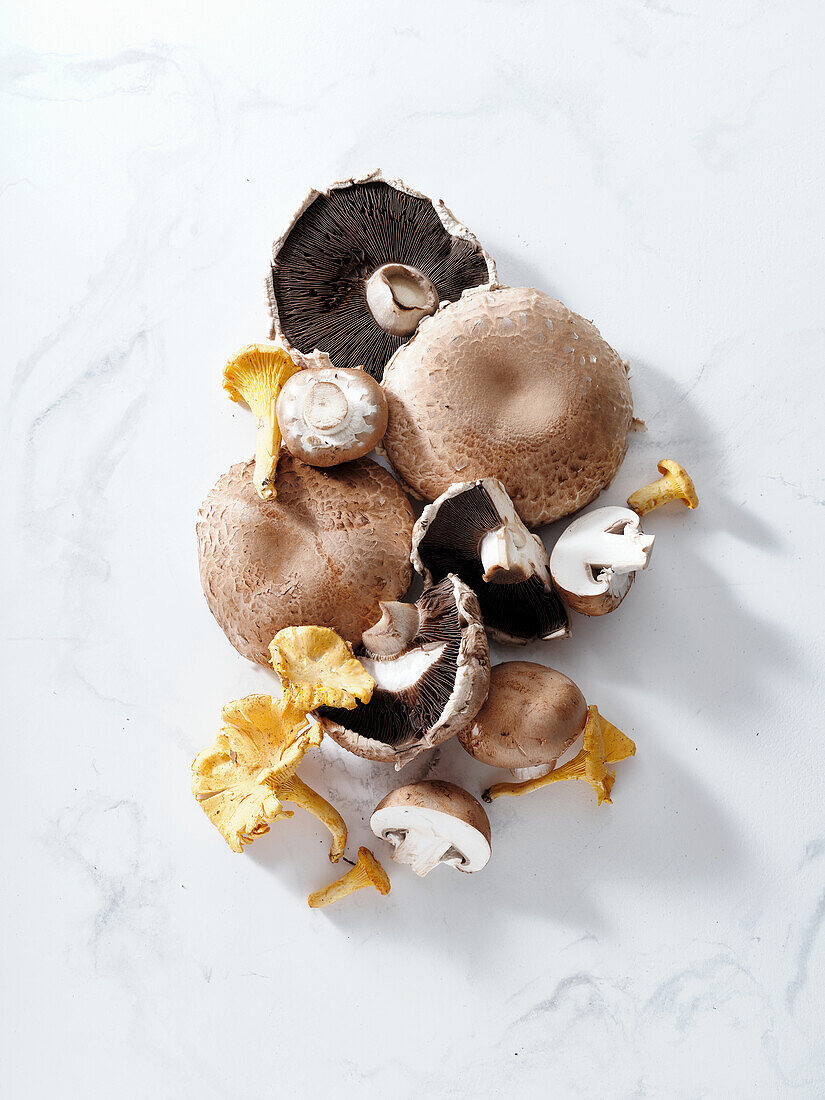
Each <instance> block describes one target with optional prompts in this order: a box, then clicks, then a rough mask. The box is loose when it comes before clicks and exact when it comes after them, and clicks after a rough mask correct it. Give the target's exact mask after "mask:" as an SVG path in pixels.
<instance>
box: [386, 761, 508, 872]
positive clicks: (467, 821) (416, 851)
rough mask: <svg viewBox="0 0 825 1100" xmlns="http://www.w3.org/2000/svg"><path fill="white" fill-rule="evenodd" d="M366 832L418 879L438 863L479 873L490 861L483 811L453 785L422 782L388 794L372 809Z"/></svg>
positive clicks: (487, 831)
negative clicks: (390, 848) (387, 846)
mask: <svg viewBox="0 0 825 1100" xmlns="http://www.w3.org/2000/svg"><path fill="white" fill-rule="evenodd" d="M370 828H371V829H372V831H373V832H374V833H375V835H376V836H377V837H380V838H381V839H382V840H386V841H387V842H388V843H389V844H391V845H392V846H393V849H394V850H393V853H392V858H393V860H394V861H395V862H396V863H405V864H406V865H407V866H408V867H411V868H412V869H413V871H415V873H416V874H417V875H420V876H424V875H427V874H429V873H430V871H432V869H433V868H434V867H437V866H438V865H439V863H445V864H447V866H449V867H455V868H456V869H457V870H459V871H465V872H468V873H469V872H472V871H480V870H481V868H482V867H484V866H486V864H487V862H488V860H489V859H490V822H489V819H488V817H487V814H486V813H485V812H484V807H483V806H482V805H481V804H480V803H479V802H477V801H476V799H475V798H473V796H472V795H471V794H468V793H467V791H465V790H463V789H462V788H461V787H457V786H456V785H455V784H454V783H445V782H443V781H441V780H425V781H423V782H421V783H410V784H409V785H408V786H406V787H399V788H398V790H395V791H391V792H390V793H389V794H388V795H387V796H386V798H384V799H382V801H381V802H379V803H378V805H377V806H376V808H375V811H374V813H373V815H372V817H371V818H370Z"/></svg>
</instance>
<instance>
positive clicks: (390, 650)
mask: <svg viewBox="0 0 825 1100" xmlns="http://www.w3.org/2000/svg"><path fill="white" fill-rule="evenodd" d="M381 609H382V615H381V619H380V620H379V622H378V623H376V624H375V626H373V627H372V628H370V629H369V630H366V631H364V635H363V645H362V649H363V651H364V655H363V656H360V661H361V664H362V665H363V667H364V668H365V669H366V671H367V673H368V674H369V675H370V676H371V677H372V679H373V680H374V681H375V689H374V691H373V693H372V698H371V700H370V701H369V702H368V703H365V704H362V705H361V706H358V707H356V708H355V709H354V710H343V709H341V708H336V707H320V708H319V709H318V711H317V715H318V718H319V720H320V721H321V723H322V725H323V727H324V729H325V730H326V732H327V733H329V735H330V736H331V737H332V738H333V739H334V740H335V741H337V742H338V744H339V745H342V746H343V747H344V748H345V749H349V750H350V752H354V753H355V754H356V755H357V756H365V757H367V758H368V759H370V760H381V761H385V762H387V763H393V764H395V766H396V768H401V767H403V765H404V764H406V763H408V762H409V761H410V760H412V759H413V758H414V757H415V756H417V755H418V754H419V753H421V752H425V751H426V750H427V749H431V748H434V747H435V746H436V745H438V744H440V743H441V742H442V741H445V740H446V739H447V738H448V737H452V735H453V734H455V733H457V732H459V731H460V730H461V729H464V728H465V727H466V726H468V725H469V724H470V723H471V722H472V720H473V718H475V716H476V713H477V711H478V709H479V707H480V706H481V704H482V703H483V702H484V698H485V696H486V695H487V687H488V685H489V680H490V662H489V654H488V650H487V637H486V635H485V633H484V627H483V626H482V623H481V615H480V613H479V609H478V601H477V600H476V598H475V596H474V595H473V593H472V592H471V591H470V589H469V588H467V587H466V585H464V584H462V583H461V581H460V580H459V579H458V578H457V577H453V576H449V577H445V579H444V580H443V581H442V582H441V583H440V584H438V585H436V586H434V587H432V588H429V589H427V590H426V591H425V592H424V593H423V594H422V595H421V597H420V598H419V599H418V601H417V602H416V604H415V606H412V605H410V604H400V603H382V604H381Z"/></svg>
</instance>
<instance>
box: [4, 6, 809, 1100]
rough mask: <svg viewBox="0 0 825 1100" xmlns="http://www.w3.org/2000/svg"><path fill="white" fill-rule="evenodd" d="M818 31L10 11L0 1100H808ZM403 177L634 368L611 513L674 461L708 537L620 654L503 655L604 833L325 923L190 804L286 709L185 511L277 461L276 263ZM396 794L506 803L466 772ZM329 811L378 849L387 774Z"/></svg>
mask: <svg viewBox="0 0 825 1100" xmlns="http://www.w3.org/2000/svg"><path fill="white" fill-rule="evenodd" d="M824 22H825V21H824V20H823V14H822V7H821V5H819V4H816V3H814V2H813V0H790V2H787V0H786V2H784V3H779V2H769V0H728V2H726V3H724V4H720V3H714V2H711V0H592V2H589V3H572V2H559V3H541V2H540V0H522V2H518V0H509V2H506V0H491V2H483V0H475V2H473V0H453V2H451V3H444V2H441V3H436V2H432V0H421V2H420V3H417V4H415V5H413V6H411V7H409V8H406V9H405V8H403V7H399V6H387V5H380V4H377V3H373V4H370V3H362V2H350V3H347V4H336V3H331V2H326V3H323V2H316V0H302V2H301V3H295V4H286V3H283V2H282V0H276V2H274V3H263V2H261V0H255V2H252V3H246V2H243V0H241V3H239V4H237V5H226V4H217V3H207V4H205V5H204V4H197V5H196V4H187V3H182V2H180V0H172V2H171V3H170V2H168V0H166V2H160V0H144V2H143V3H141V4H140V5H134V4H131V5H127V4H125V3H122V2H120V0H116V2H114V3H112V2H106V3H103V2H102V0H84V2H83V3H82V4H80V5H63V4H57V3H56V2H54V0H45V2H44V3H43V4H38V5H25V6H24V5H22V4H20V5H16V6H14V7H13V8H12V10H11V11H10V12H7V14H6V19H5V20H4V23H5V32H4V34H5V45H4V49H3V53H2V91H3V96H2V105H1V106H0V110H2V118H3V134H4V138H3V153H4V156H3V169H2V180H1V181H0V202H2V214H3V216H2V235H3V256H4V263H3V271H2V280H3V293H2V300H3V307H4V314H5V323H4V326H3V335H4V354H3V363H4V376H5V386H4V393H5V399H4V405H3V409H2V414H1V415H2V424H3V450H2V461H3V484H4V491H5V501H6V504H5V508H6V512H5V518H4V524H3V532H4V537H3V539H2V540H1V541H0V546H2V555H3V570H2V576H3V582H4V585H3V586H4V596H3V601H2V602H3V615H2V625H3V652H4V656H3V661H2V666H0V667H1V668H2V681H3V687H2V706H3V715H4V721H3V733H4V759H5V762H6V768H7V782H6V784H5V796H4V798H3V802H2V808H3V819H4V823H5V824H4V830H3V836H4V841H5V842H4V844H3V852H2V866H3V872H2V873H3V892H4V903H3V907H2V908H3V913H2V944H3V951H2V964H1V966H2V970H1V971H0V977H1V978H2V988H3V996H2V1005H3V1029H2V1040H0V1048H2V1063H1V1065H0V1092H1V1093H2V1095H3V1096H4V1097H8V1098H10V1100H39V1098H41V1097H42V1098H45V1097H49V1098H52V1097H61V1098H62V1097H67V1098H70V1100H73V1098H74V1097H83V1098H85V1100H90V1098H98V1097H100V1098H103V1097H112V1096H120V1097H128V1098H130V1100H131V1098H138V1097H140V1098H143V1097H147V1096H151V1097H158V1098H163V1100H165V1098H170V1100H181V1098H189V1097H203V1098H206V1097H215V1098H220V1100H235V1098H238V1100H242V1098H247V1097H255V1098H258V1097H270V1096H293V1097H302V1098H303V1097H308V1098H314V1097H336V1098H349V1097H359V1098H361V1097H370V1098H371V1097H376V1098H380V1097H385V1096H400V1097H407V1096H409V1097H419V1096H427V1097H434V1098H435V1097H437V1098H441V1097H445V1098H446V1097H450V1098H464V1097H467V1098H470V1097H472V1098H476V1097H506V1098H510V1097H513V1098H523V1097H534V1096H535V1097H538V1096H552V1097H554V1098H559V1097H568V1096H570V1097H582V1096H584V1097H596V1098H601V1097H605V1096H616V1097H653V1098H661V1097H667V1098H670V1097H673V1098H679V1100H682V1098H684V1100H687V1098H698V1097H724V1098H729V1097H737V1098H738V1097H742V1098H749V1100H750V1098H755V1097H757V1098H770V1100H773V1098H776V1097H806V1098H807V1097H810V1098H814V1097H821V1096H822V1095H823V1094H825V1039H824V1038H823V1027H822V1020H823V1012H824V1011H825V1004H824V1003H823V1001H824V1000H825V997H824V994H825V799H823V793H822V792H823V778H822V776H823V765H822V760H821V758H820V757H819V753H818V749H817V748H816V746H817V744H818V743H819V740H820V738H821V736H822V714H823V691H822V669H823V663H824V662H823V639H822V634H823V631H822V622H823V613H825V606H824V605H823V569H822V548H823V545H825V507H823V505H825V479H823V473H822V446H823V419H824V418H823V401H825V329H823V323H822V287H823V280H824V279H825V262H823V251H822V230H823V187H822V175H821V172H822V168H823V152H824V151H825V138H823V111H822V103H823V101H824V100H823V80H822V75H821V56H822V48H823V41H822V38H823V30H824V29H825V25H824ZM817 104H819V106H817ZM379 166H380V167H381V168H382V169H383V170H384V171H385V173H387V174H388V175H389V176H393V177H401V178H402V179H404V180H405V181H406V182H407V183H409V184H410V185H411V186H413V187H416V188H418V189H420V190H422V191H424V192H425V193H428V194H431V195H433V196H435V197H443V198H444V199H445V200H446V202H447V203H448V205H449V206H451V207H452V208H453V210H454V211H455V213H456V214H457V216H458V217H460V218H461V219H462V220H464V221H465V222H466V223H467V224H468V225H469V226H470V227H471V228H472V230H473V231H474V232H475V233H476V234H477V236H478V237H479V238H480V240H481V241H482V242H483V243H484V245H485V246H486V247H487V248H488V249H489V251H490V253H491V254H492V255H493V256H494V257H495V259H496V260H497V262H498V268H499V274H500V277H501V279H502V281H504V282H507V283H511V284H522V285H529V286H537V287H540V288H542V289H544V290H547V291H549V292H551V293H552V294H554V295H555V296H557V297H560V298H561V299H562V300H563V301H564V302H565V303H566V304H568V305H569V306H570V307H571V308H573V309H575V310H577V311H578V312H581V313H583V314H584V315H586V316H587V317H592V318H593V319H594V320H595V321H596V323H597V325H598V326H599V327H600V329H601V331H602V332H603V334H604V335H605V337H606V338H607V339H608V341H609V342H610V343H611V344H612V345H613V346H614V347H616V348H617V349H618V350H619V351H620V352H621V353H622V355H623V356H625V357H626V358H627V359H629V361H630V362H631V364H632V385H633V390H634V395H635V400H636V408H637V413H638V415H639V416H641V417H643V418H644V419H645V420H646V422H647V425H648V431H647V433H646V434H644V435H635V436H633V437H632V439H631V444H630V450H629V453H628V456H627V459H626V461H625V463H624V466H623V467H622V469H621V471H620V473H619V474H618V476H617V478H616V480H615V483H614V484H613V486H612V487H611V488H610V489H609V490H608V491H607V492H606V493H605V494H604V495H603V497H602V501H603V502H604V503H621V502H622V501H623V500H624V498H625V497H626V495H627V493H628V491H630V490H632V489H634V488H637V487H638V486H639V485H641V484H643V483H644V482H646V481H648V480H650V479H651V477H652V476H655V464H656V461H657V460H658V459H660V458H662V457H666V456H673V457H676V458H678V459H680V460H681V461H682V462H683V463H684V464H685V465H686V466H687V467H688V469H689V470H690V471H691V472H692V473H693V475H694V478H695V481H696V484H697V487H698V490H699V494H700V497H701V506H700V508H699V509H698V510H697V511H695V512H690V513H689V512H687V511H686V510H684V509H681V508H677V507H671V508H668V509H665V510H662V511H660V512H657V513H655V514H654V515H652V516H651V517H650V518H649V520H648V529H649V530H651V531H652V532H653V533H655V535H656V550H655V554H654V557H653V561H652V564H651V568H650V570H649V571H648V573H647V574H646V575H645V576H644V578H643V582H638V583H637V585H636V587H635V589H634V591H633V592H632V594H631V597H630V598H629V599H628V600H627V602H626V604H625V605H624V606H623V607H622V608H621V609H620V610H619V611H618V612H617V613H616V614H615V615H612V616H610V617H608V618H606V619H603V620H585V619H583V618H580V617H579V618H576V621H575V623H574V634H573V637H572V638H571V639H570V640H569V641H567V642H549V643H542V644H539V645H536V646H533V647H531V648H529V649H528V650H527V651H525V652H524V653H523V654H521V655H524V656H527V657H529V658H532V659H535V660H538V661H541V662H544V663H546V664H550V665H553V666H556V667H559V668H561V669H562V670H563V671H565V672H567V673H568V674H570V675H571V676H572V677H573V678H574V679H575V680H576V681H577V682H578V683H579V684H580V685H581V686H582V688H583V690H584V691H585V693H586V694H587V696H588V698H590V699H592V700H594V701H596V702H598V704H599V705H600V707H601V708H602V710H603V711H604V713H606V714H608V715H609V717H610V718H611V719H612V720H613V721H614V722H615V723H616V724H617V725H618V726H619V727H620V728H621V729H623V730H625V731H626V732H627V733H628V734H630V735H631V736H632V737H633V738H634V739H635V740H636V742H637V744H638V753H637V756H636V757H635V759H633V760H631V761H628V762H627V763H625V764H622V765H619V766H618V769H617V780H616V786H615V790H614V804H613V805H612V806H601V807H597V806H596V804H595V799H594V798H593V796H592V793H591V792H590V790H589V789H588V788H587V787H586V786H585V785H584V784H562V785H559V786H558V787H552V788H550V789H548V790H546V791H542V792H540V793H538V794H535V795H533V796H531V797H530V798H525V799H522V800H518V801H517V800H502V801H501V802H498V803H496V804H495V805H494V806H492V807H491V818H492V823H493V834H494V835H493V859H492V861H491V863H490V864H489V866H488V868H487V869H486V870H485V871H484V872H482V873H480V874H477V875H472V876H465V875H460V874H457V873H455V872H453V871H452V870H449V869H446V868H439V869H438V870H437V871H435V872H434V873H433V874H431V875H430V876H429V877H428V878H427V879H425V880H418V879H417V878H415V876H414V875H412V874H411V873H409V872H408V871H407V870H406V869H405V868H402V867H397V866H395V865H392V864H390V868H391V872H392V892H391V894H390V895H389V896H388V897H387V898H386V899H381V898H379V897H378V896H377V895H376V894H374V893H373V892H369V893H367V892H366V891H365V892H362V893H360V894H358V895H357V896H356V897H354V898H352V899H350V900H349V901H348V902H347V903H344V904H341V905H340V906H338V907H335V908H333V909H329V910H327V911H323V912H312V911H310V910H309V909H308V908H307V904H306V896H307V894H308V892H309V891H311V890H313V889H315V888H317V887H318V886H321V885H323V884H324V883H325V882H327V881H328V880H329V877H330V867H329V864H328V862H327V860H326V854H325V852H326V847H325V837H324V835H323V829H322V828H321V827H320V826H319V825H318V824H317V823H316V822H315V821H314V819H312V818H310V817H309V816H308V815H306V814H301V813H297V814H296V816H295V817H294V819H293V820H292V821H290V822H285V823H282V824H280V825H279V826H277V827H276V828H275V829H273V831H272V833H271V834H270V835H269V836H268V837H265V838H262V839H261V840H259V841H257V842H256V843H255V844H254V845H253V846H252V848H250V849H248V850H247V851H246V852H245V853H244V854H243V855H242V856H239V855H235V854H233V853H232V852H231V851H230V850H229V849H228V848H227V846H226V845H225V844H224V843H223V841H222V840H221V838H220V836H219V835H218V833H217V832H216V830H215V829H214V828H213V827H212V826H211V825H210V824H209V822H208V821H207V819H206V817H205V816H204V814H203V813H202V812H201V811H200V809H199V808H198V806H197V805H196V803H195V802H194V800H193V799H192V797H191V795H190V793H189V766H190V763H191V760H192V758H193V756H194V755H195V753H196V752H197V751H199V750H200V749H201V748H202V747H204V746H205V745H207V744H208V743H209V742H210V741H211V740H212V738H213V737H214V735H215V733H216V732H217V729H218V726H219V716H220V708H221V706H222V704H223V703H225V702H227V701H228V700H230V699H234V698H238V697H240V696H242V695H245V694H248V693H250V692H266V691H269V690H272V689H274V686H275V679H274V675H273V674H271V673H268V672H267V671H266V670H264V669H262V668H259V667H255V666H252V665H251V664H249V663H248V662H246V661H245V660H244V659H242V658H241V657H240V656H238V655H237V654H236V653H235V652H234V650H233V649H232V648H231V647H230V645H229V644H228V643H227V641H226V639H225V638H224V636H223V634H222V633H221V631H220V629H219V628H218V626H217V625H216V624H215V622H214V621H213V619H212V617H211V616H210V614H209V611H208V610H207V608H206V605H205V603H204V600H203V597H202V594H201V591H200V586H199V581H198V574H197V562H196V552H195V541H194V516H195V512H196V510H197V507H198V504H199V502H200V501H201V499H202V498H203V497H204V495H205V494H206V492H207V491H208V489H209V487H210V486H211V485H212V483H213V482H214V480H215V479H216V478H217V476H218V475H219V474H220V473H221V472H222V471H223V470H224V469H225V468H226V467H228V466H229V465H230V464H231V463H233V462H236V461H238V460H239V459H243V458H246V457H248V456H249V454H250V453H251V451H252V434H251V431H252V430H251V420H250V414H249V413H248V411H247V410H246V409H244V408H242V407H240V406H235V405H232V404H231V403H230V402H229V401H228V400H227V397H226V394H225V393H224V392H223V390H222V389H221V386H220V371H221V366H222V363H223V361H224V360H225V358H226V357H227V355H229V354H231V353H232V352H233V351H235V350H236V348H237V347H239V346H241V345H242V344H245V343H248V342H250V341H255V340H262V339H266V337H267V334H268V316H267V311H266V306H265V301H264V296H263V291H262V280H263V277H264V275H265V274H266V271H267V263H268V258H269V250H270V246H271V242H272V240H273V238H274V237H276V236H277V235H278V234H279V233H280V232H281V230H282V228H283V227H284V224H285V222H286V221H287V220H288V218H289V217H290V215H291V213H292V211H293V209H294V208H295V207H296V206H297V204H298V203H299V202H300V200H301V199H302V197H303V195H304V194H305V192H306V191H307V190H308V189H309V187H310V186H312V185H321V186H322V185H325V184H327V183H329V182H331V181H332V180H334V179H337V178H341V177H342V176H348V175H352V174H355V173H362V172H366V171H370V170H372V169H374V168H377V167H379ZM548 534H549V535H550V537H552V534H553V532H549V533H548ZM506 652H507V651H505V650H503V649H495V650H494V659H495V660H501V659H504V657H505V653H506ZM510 655H512V653H510ZM408 772H409V773H410V775H413V774H416V775H421V774H424V773H425V772H429V774H430V775H432V776H436V777H445V778H452V779H456V780H458V781H459V782H463V783H466V784H467V785H468V787H469V788H470V789H471V790H472V791H474V792H476V793H478V792H479V791H480V789H481V787H482V785H483V784H484V783H485V781H488V780H489V773H487V772H486V770H485V769H484V768H483V767H482V766H481V765H478V764H475V762H473V761H471V760H470V759H469V758H468V757H466V755H465V754H464V753H463V752H462V750H461V748H460V747H459V746H458V745H457V744H456V743H454V742H452V743H448V744H446V745H445V746H444V747H443V749H442V750H441V751H440V752H438V753H437V754H434V755H433V757H432V758H431V759H429V760H427V761H426V762H422V763H421V765H417V764H414V765H411V766H410V768H409V769H408ZM304 774H305V778H307V780H308V781H309V782H313V783H315V784H317V786H318V787H319V789H321V790H322V791H323V792H324V793H326V794H327V795H328V796H329V797H330V799H331V800H332V801H333V802H334V803H336V804H337V805H338V806H339V807H340V808H341V809H342V811H343V813H344V816H345V817H346V819H347V821H348V823H349V825H350V831H351V846H350V855H351V854H352V852H354V851H355V849H356V848H357V846H358V844H359V843H369V842H370V841H372V837H371V834H370V833H369V830H368V826H367V819H368V816H369V813H370V811H371V810H372V808H373V806H374V805H375V803H376V802H377V801H378V799H379V798H380V797H381V796H382V795H383V794H384V793H385V792H386V790H388V789H389V788H390V787H391V786H393V784H394V780H395V776H394V773H392V772H391V771H388V770H387V769H386V767H384V766H381V765H371V764H368V763H367V762H365V761H360V760H358V759H356V758H355V757H351V756H348V755H346V754H345V753H344V752H343V751H342V750H338V749H337V748H336V747H335V746H334V745H331V744H328V743H325V744H324V746H322V749H321V751H320V752H319V753H317V754H316V756H315V757H314V758H313V759H311V760H308V762H307V766H306V771H305V773H304ZM404 774H405V775H406V774H407V773H404ZM373 843H374V845H375V846H376V851H377V852H379V854H383V855H384V856H386V854H387V851H386V849H385V850H384V851H383V852H380V851H379V847H380V846H379V845H378V842H377V841H374V842H373ZM385 862H386V860H385Z"/></svg>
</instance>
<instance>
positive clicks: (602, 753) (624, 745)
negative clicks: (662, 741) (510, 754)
mask: <svg viewBox="0 0 825 1100" xmlns="http://www.w3.org/2000/svg"><path fill="white" fill-rule="evenodd" d="M635 754H636V746H635V744H634V743H633V742H632V741H631V740H630V738H629V737H626V736H625V734H623V733H622V732H621V730H617V729H616V727H615V726H614V725H611V723H610V722H608V721H607V720H606V719H605V718H602V716H601V715H600V714H599V711H598V709H597V708H596V707H588V708H587V723H586V724H585V727H584V737H583V739H582V747H581V750H580V751H579V752H578V753H577V754H576V756H574V757H573V759H572V760H569V761H568V762H567V763H566V764H562V765H561V766H560V767H558V768H556V769H555V770H554V771H551V772H549V773H548V774H547V775H541V776H539V777H538V778H536V779H528V780H527V782H526V783H496V784H495V786H493V787H490V789H489V790H488V791H485V792H484V794H483V795H482V798H483V799H484V801H485V802H492V800H493V799H494V798H499V797H500V796H501V795H503V794H512V795H521V794H529V793H530V792H531V791H537V790H539V789H540V788H541V787H546V786H547V784H548V783H560V782H562V781H563V780H565V779H583V780H584V782H585V783H589V784H590V786H591V787H592V788H593V790H594V791H595V792H596V795H597V797H598V799H599V805H601V804H602V802H611V801H612V799H611V797H610V792H611V791H612V790H613V783H614V780H615V778H616V777H615V775H614V774H613V773H612V772H609V771H608V770H607V767H606V765H607V764H615V763H617V762H618V761H619V760H626V759H627V758H628V757H629V756H635Z"/></svg>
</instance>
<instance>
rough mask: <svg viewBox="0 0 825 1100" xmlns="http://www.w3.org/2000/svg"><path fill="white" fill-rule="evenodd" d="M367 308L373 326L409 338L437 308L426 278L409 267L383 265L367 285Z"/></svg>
mask: <svg viewBox="0 0 825 1100" xmlns="http://www.w3.org/2000/svg"><path fill="white" fill-rule="evenodd" d="M365 291H366V296H367V305H368V306H369V308H370V313H371V314H372V316H373V318H374V320H375V322H376V324H378V325H380V326H381V328H382V329H383V330H384V332H389V333H390V334H391V335H392V336H409V335H411V333H413V332H415V330H416V328H417V327H418V322H419V321H420V320H421V318H422V317H429V316H430V314H432V313H435V311H436V309H437V308H438V293H437V292H436V289H435V287H434V286H433V284H432V282H431V281H430V280H429V279H428V278H427V276H426V275H425V274H424V273H423V272H422V271H419V270H418V269H417V268H415V267H410V266H409V265H408V264H383V265H382V266H381V267H379V268H378V270H377V271H374V272H373V273H372V275H370V277H369V279H367V282H366V288H365Z"/></svg>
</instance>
